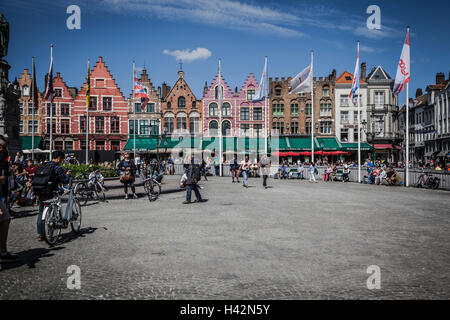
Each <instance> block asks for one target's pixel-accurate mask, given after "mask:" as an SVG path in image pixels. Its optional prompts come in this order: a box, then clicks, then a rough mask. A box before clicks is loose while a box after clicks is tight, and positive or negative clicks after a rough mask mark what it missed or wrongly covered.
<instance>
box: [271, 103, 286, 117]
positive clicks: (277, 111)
mask: <svg viewBox="0 0 450 320" xmlns="http://www.w3.org/2000/svg"><path fill="white" fill-rule="evenodd" d="M273 115H274V116H282V115H284V104H283V103H274V104H273Z"/></svg>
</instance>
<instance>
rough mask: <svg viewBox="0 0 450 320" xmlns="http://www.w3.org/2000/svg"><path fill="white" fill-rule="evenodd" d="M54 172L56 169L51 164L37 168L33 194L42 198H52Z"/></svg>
mask: <svg viewBox="0 0 450 320" xmlns="http://www.w3.org/2000/svg"><path fill="white" fill-rule="evenodd" d="M53 171H54V167H53V166H51V165H49V164H45V165H43V166H40V167H38V168H37V170H36V172H35V174H34V177H33V192H34V194H35V195H37V196H39V197H42V198H45V197H47V198H48V197H51V194H52V190H53V182H52V178H53Z"/></svg>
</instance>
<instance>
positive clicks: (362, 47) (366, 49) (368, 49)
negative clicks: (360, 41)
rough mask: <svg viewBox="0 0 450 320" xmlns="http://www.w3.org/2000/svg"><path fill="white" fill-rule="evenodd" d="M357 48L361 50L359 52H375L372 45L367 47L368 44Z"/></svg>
mask: <svg viewBox="0 0 450 320" xmlns="http://www.w3.org/2000/svg"><path fill="white" fill-rule="evenodd" d="M359 49H360V50H361V52H368V53H373V52H375V49H374V48H372V47H368V46H362V45H360V46H359Z"/></svg>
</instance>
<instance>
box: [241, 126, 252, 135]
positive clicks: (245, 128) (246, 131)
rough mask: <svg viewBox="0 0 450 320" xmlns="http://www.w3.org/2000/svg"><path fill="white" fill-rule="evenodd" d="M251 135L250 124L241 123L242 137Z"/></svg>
mask: <svg viewBox="0 0 450 320" xmlns="http://www.w3.org/2000/svg"><path fill="white" fill-rule="evenodd" d="M249 135H250V125H249V124H248V123H241V136H244V137H246V136H249Z"/></svg>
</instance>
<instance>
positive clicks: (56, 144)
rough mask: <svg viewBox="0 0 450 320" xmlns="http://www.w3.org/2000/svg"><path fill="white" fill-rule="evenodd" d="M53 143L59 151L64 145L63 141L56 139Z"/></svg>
mask: <svg viewBox="0 0 450 320" xmlns="http://www.w3.org/2000/svg"><path fill="white" fill-rule="evenodd" d="M54 145H55V150H59V151H61V150H62V149H63V147H64V141H62V140H56V141H55V144H54Z"/></svg>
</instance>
